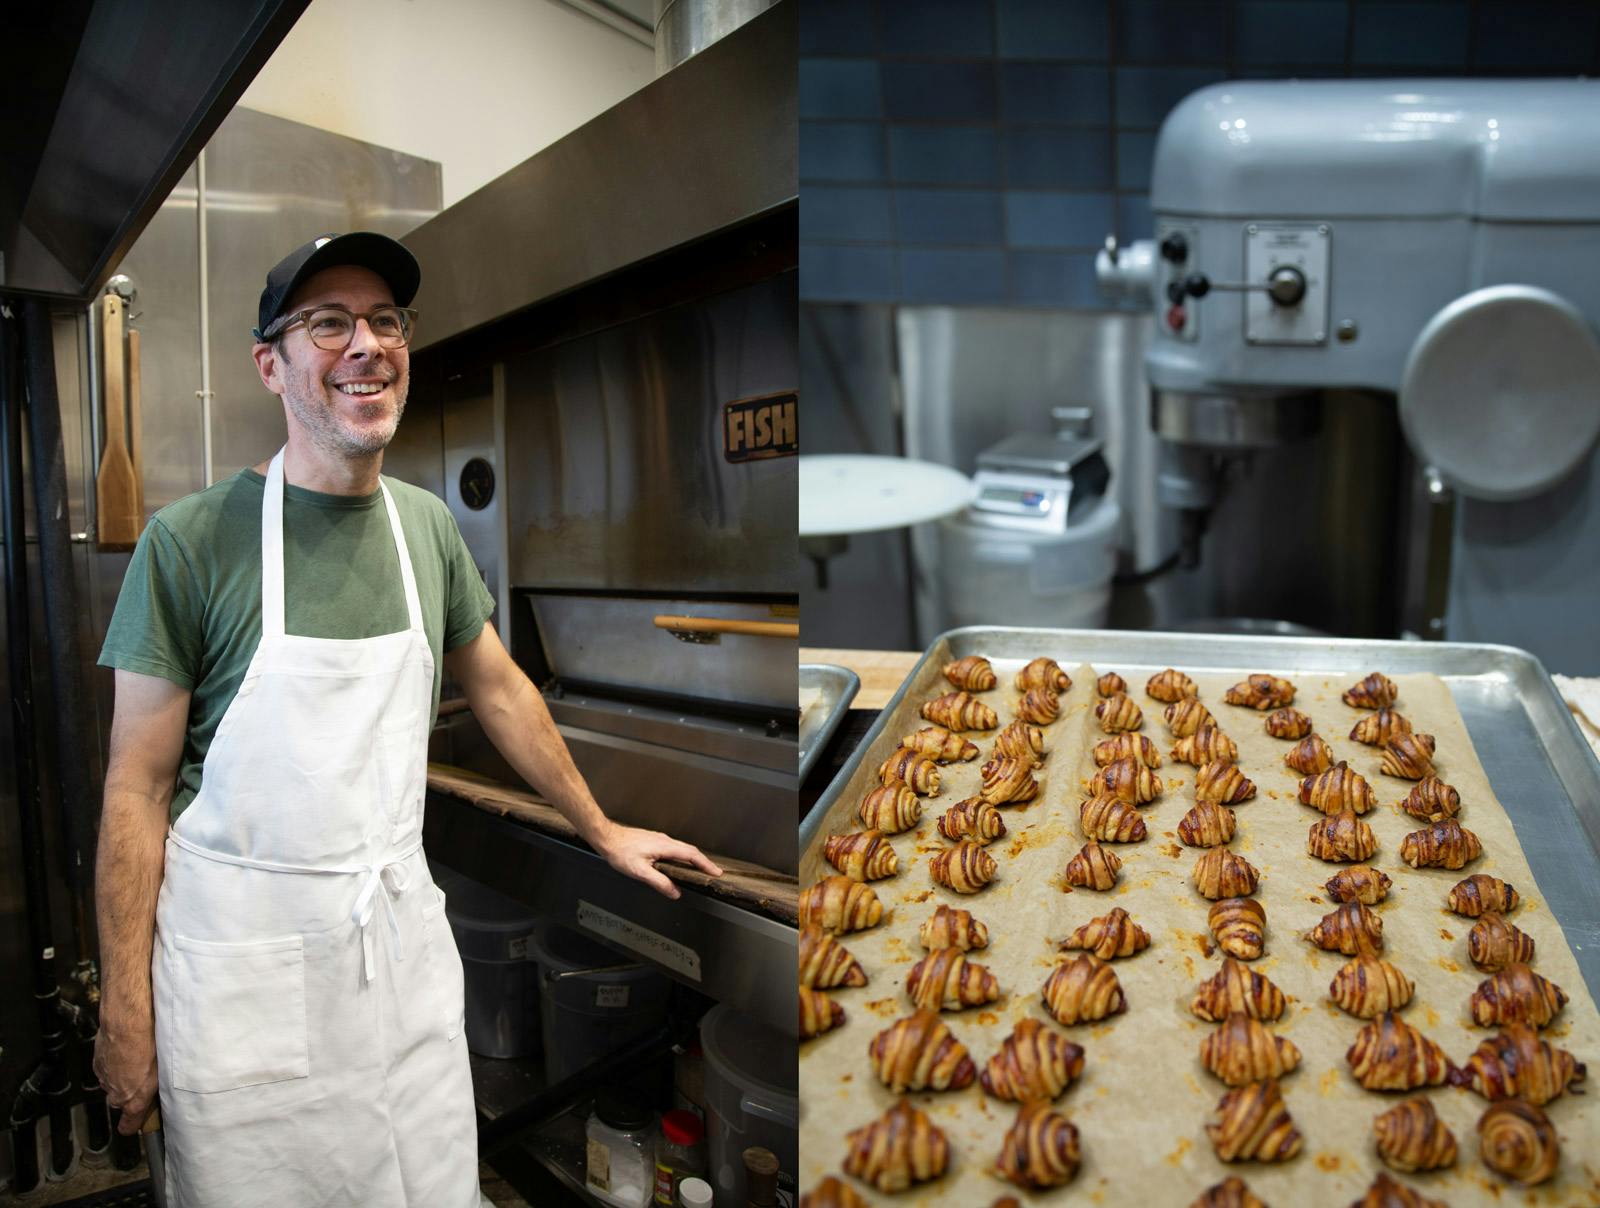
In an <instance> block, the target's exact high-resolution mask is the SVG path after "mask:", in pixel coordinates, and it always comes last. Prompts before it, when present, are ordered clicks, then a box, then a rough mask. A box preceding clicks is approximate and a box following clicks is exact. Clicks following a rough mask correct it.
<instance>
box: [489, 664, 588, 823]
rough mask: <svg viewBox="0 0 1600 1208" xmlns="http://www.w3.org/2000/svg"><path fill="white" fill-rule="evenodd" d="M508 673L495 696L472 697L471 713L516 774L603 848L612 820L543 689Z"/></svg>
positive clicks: (523, 676)
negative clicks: (592, 789)
mask: <svg viewBox="0 0 1600 1208" xmlns="http://www.w3.org/2000/svg"><path fill="white" fill-rule="evenodd" d="M508 678H511V679H512V682H511V683H509V684H507V685H506V686H505V688H504V689H503V690H502V691H501V692H499V693H496V694H494V697H493V698H492V699H490V700H485V701H476V700H474V701H471V702H470V703H471V705H472V713H473V716H474V717H476V718H477V719H478V723H479V724H480V725H481V726H483V730H484V733H485V734H487V735H488V736H489V740H490V741H491V742H493V743H494V745H495V748H496V749H497V750H498V751H499V752H500V754H501V755H503V756H504V757H505V759H506V762H507V763H509V764H510V765H511V766H512V767H513V768H514V769H515V770H516V772H517V775H519V776H521V777H522V778H523V779H524V780H526V781H527V782H528V783H529V784H531V785H533V787H534V788H536V789H538V790H539V791H540V792H541V793H543V794H544V796H545V797H546V798H548V799H549V801H550V804H551V805H553V806H555V807H556V809H558V810H560V811H561V814H562V816H563V817H564V818H566V820H567V821H568V822H570V823H572V825H573V826H574V827H575V828H577V831H578V834H579V836H581V837H582V839H583V840H584V842H586V843H588V844H589V846H591V847H593V848H595V849H596V850H602V849H603V847H604V839H605V836H606V834H607V833H608V832H609V831H610V830H611V828H612V825H613V824H612V823H611V822H610V820H608V819H607V818H606V816H605V814H604V813H603V812H602V811H601V809H600V806H599V805H598V804H597V803H596V802H595V799H594V795H593V794H592V793H590V791H589V786H588V784H587V783H585V781H584V779H583V775H582V773H580V772H579V771H578V768H577V765H576V764H574V763H573V762H572V753H571V752H570V751H568V750H567V744H566V742H565V740H563V739H562V737H561V732H560V731H559V730H557V729H556V723H555V719H554V718H552V717H551V716H550V710H549V709H548V708H547V707H546V706H545V703H544V698H543V697H542V696H541V695H540V694H539V690H538V689H537V688H535V687H534V686H533V683H532V682H531V681H530V680H529V679H528V677H527V676H526V675H524V674H522V672H521V671H518V672H517V673H516V675H515V677H508Z"/></svg>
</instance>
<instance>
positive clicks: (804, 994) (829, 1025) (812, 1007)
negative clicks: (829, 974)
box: [800, 986, 844, 1040]
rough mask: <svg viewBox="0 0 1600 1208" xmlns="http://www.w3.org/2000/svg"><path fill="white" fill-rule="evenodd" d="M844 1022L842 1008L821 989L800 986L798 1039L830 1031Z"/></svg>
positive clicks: (806, 1038)
mask: <svg viewBox="0 0 1600 1208" xmlns="http://www.w3.org/2000/svg"><path fill="white" fill-rule="evenodd" d="M843 1022H844V1008H843V1007H842V1006H840V1005H839V1004H838V1003H836V1002H834V1001H833V999H831V998H829V997H828V996H827V995H826V994H824V993H823V992H822V991H821V990H813V989H812V988H811V987H810V986H801V987H800V1039H801V1040H810V1039H811V1038H812V1037H813V1036H821V1035H822V1034H823V1033H824V1032H831V1031H832V1030H833V1029H834V1028H836V1027H838V1026H839V1025H840V1024H842V1023H843Z"/></svg>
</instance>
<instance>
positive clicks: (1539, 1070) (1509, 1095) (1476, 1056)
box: [1450, 1023, 1588, 1107]
mask: <svg viewBox="0 0 1600 1208" xmlns="http://www.w3.org/2000/svg"><path fill="white" fill-rule="evenodd" d="M1587 1075H1588V1070H1587V1069H1585V1068H1584V1064H1583V1062H1581V1061H1579V1060H1578V1059H1577V1058H1576V1057H1574V1056H1573V1055H1572V1054H1571V1053H1569V1052H1567V1050H1566V1049H1558V1048H1556V1047H1554V1046H1553V1045H1549V1044H1546V1043H1545V1042H1544V1041H1542V1040H1540V1039H1539V1033H1538V1032H1537V1031H1536V1030H1534V1029H1533V1028H1531V1027H1529V1026H1528V1025H1527V1024H1525V1023H1512V1024H1507V1025H1506V1027H1505V1030H1504V1031H1503V1032H1500V1033H1498V1034H1496V1035H1494V1036H1491V1037H1490V1038H1489V1039H1488V1040H1485V1041H1484V1042H1483V1043H1482V1044H1480V1045H1479V1046H1478V1047H1477V1049H1476V1050H1475V1051H1474V1052H1473V1054H1472V1056H1471V1057H1469V1058H1467V1063H1466V1064H1465V1065H1464V1066H1461V1067H1459V1068H1458V1069H1457V1070H1456V1072H1455V1073H1454V1074H1453V1075H1451V1078H1450V1082H1451V1084H1452V1085H1453V1086H1464V1087H1467V1088H1468V1089H1469V1090H1474V1091H1477V1092H1478V1094H1480V1095H1482V1096H1483V1097H1484V1098H1485V1099H1488V1100H1489V1101H1490V1102H1495V1101H1497V1100H1500V1099H1521V1100H1523V1101H1524V1102H1526V1103H1532V1104H1533V1105H1534V1106H1535V1107H1543V1106H1544V1105H1545V1104H1546V1103H1549V1102H1550V1100H1552V1099H1559V1098H1560V1097H1561V1096H1562V1095H1564V1094H1566V1092H1567V1089H1568V1088H1569V1087H1572V1086H1573V1084H1574V1083H1577V1082H1582V1081H1584V1079H1585V1077H1586V1076H1587ZM1574 1092H1575V1093H1576V1088H1574Z"/></svg>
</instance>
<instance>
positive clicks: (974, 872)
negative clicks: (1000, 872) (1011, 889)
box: [928, 839, 998, 893]
mask: <svg viewBox="0 0 1600 1208" xmlns="http://www.w3.org/2000/svg"><path fill="white" fill-rule="evenodd" d="M997 868H998V865H996V864H995V862H994V857H993V856H991V855H990V854H989V853H988V852H986V851H984V850H983V846H982V845H981V844H978V843H974V842H972V840H970V839H963V840H961V842H959V843H957V844H956V845H955V846H954V847H947V848H945V849H944V850H943V851H942V852H940V853H939V854H938V855H936V856H934V857H933V859H931V860H929V861H928V873H929V875H930V876H932V877H933V879H934V882H935V883H936V884H939V885H943V886H944V887H945V888H946V889H953V890H955V891H956V892H957V893H977V892H978V890H980V889H982V888H983V887H984V886H985V885H987V884H988V883H989V882H990V881H992V880H994V874H995V871H996V869H997Z"/></svg>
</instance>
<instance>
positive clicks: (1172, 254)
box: [1161, 231, 1189, 264]
mask: <svg viewBox="0 0 1600 1208" xmlns="http://www.w3.org/2000/svg"><path fill="white" fill-rule="evenodd" d="M1161 258H1162V259H1163V260H1170V261H1172V263H1173V264H1182V263H1183V262H1184V261H1185V260H1187V259H1188V258H1189V241H1188V240H1187V239H1185V238H1184V237H1183V232H1182V231H1173V232H1172V233H1171V234H1170V235H1168V236H1167V237H1166V238H1165V239H1163V240H1162V241H1161Z"/></svg>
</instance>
